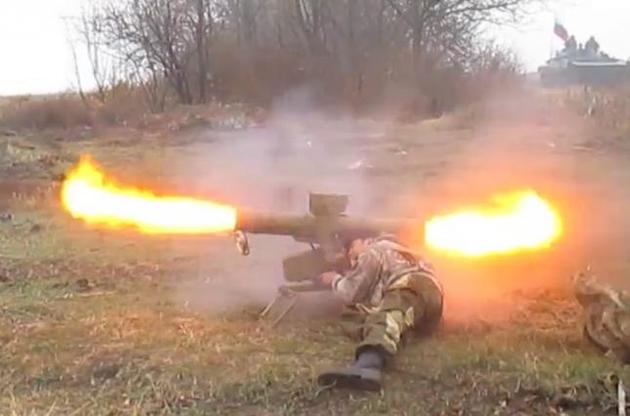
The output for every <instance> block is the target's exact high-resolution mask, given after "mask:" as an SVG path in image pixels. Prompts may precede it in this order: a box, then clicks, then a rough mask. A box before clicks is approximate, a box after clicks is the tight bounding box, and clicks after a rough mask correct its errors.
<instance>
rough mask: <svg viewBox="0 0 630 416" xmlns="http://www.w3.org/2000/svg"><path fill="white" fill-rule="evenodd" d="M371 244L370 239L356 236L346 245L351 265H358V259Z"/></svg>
mask: <svg viewBox="0 0 630 416" xmlns="http://www.w3.org/2000/svg"><path fill="white" fill-rule="evenodd" d="M369 244H370V239H367V238H355V239H353V240H352V241H350V242H349V243H348V245H347V246H346V254H347V256H348V261H349V262H350V266H352V267H354V266H355V265H356V263H357V259H358V258H359V256H360V255H361V254H363V253H365V251H366V250H367V249H368V247H369Z"/></svg>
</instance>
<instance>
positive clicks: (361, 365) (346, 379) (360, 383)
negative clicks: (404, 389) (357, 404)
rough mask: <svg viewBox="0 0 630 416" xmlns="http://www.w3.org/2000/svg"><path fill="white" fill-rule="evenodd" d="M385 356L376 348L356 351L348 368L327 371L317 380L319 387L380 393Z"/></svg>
mask: <svg viewBox="0 0 630 416" xmlns="http://www.w3.org/2000/svg"><path fill="white" fill-rule="evenodd" d="M384 366H385V355H384V354H383V352H382V351H381V350H379V349H377V348H364V349H362V350H360V351H358V354H357V359H356V361H355V362H354V364H352V365H351V366H350V367H346V368H341V369H338V370H332V371H328V372H326V373H323V374H321V375H320V376H319V377H318V378H317V383H318V384H319V385H320V386H330V387H339V388H345V389H353V390H367V391H380V390H381V388H382V387H383V368H384Z"/></svg>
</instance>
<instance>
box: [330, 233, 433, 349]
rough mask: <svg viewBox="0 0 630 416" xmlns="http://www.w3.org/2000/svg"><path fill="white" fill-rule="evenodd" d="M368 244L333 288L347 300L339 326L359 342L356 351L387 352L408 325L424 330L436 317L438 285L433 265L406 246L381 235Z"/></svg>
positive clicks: (339, 295)
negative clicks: (380, 350) (377, 349)
mask: <svg viewBox="0 0 630 416" xmlns="http://www.w3.org/2000/svg"><path fill="white" fill-rule="evenodd" d="M368 244H369V246H368V249H367V250H366V251H365V252H363V253H362V254H361V255H360V256H359V257H358V259H357V264H356V266H355V267H354V268H353V269H352V270H350V271H349V272H348V273H346V274H344V275H338V276H337V277H336V278H335V279H334V281H333V284H332V289H333V292H334V293H335V294H336V295H337V296H338V297H340V298H341V299H342V300H343V301H344V302H345V303H346V307H345V310H344V313H343V315H342V327H343V328H344V330H345V332H346V333H348V335H350V336H351V337H353V338H355V339H356V340H358V341H360V344H359V347H358V348H357V356H358V355H359V354H360V353H361V351H362V350H363V349H364V348H365V347H380V348H381V349H382V350H383V351H384V352H386V353H387V355H389V356H392V355H394V354H396V352H398V348H399V345H400V343H401V340H402V339H403V337H405V336H406V335H408V334H410V333H411V331H410V330H411V329H415V330H417V331H422V332H426V331H430V330H432V329H433V328H434V327H435V326H436V325H437V324H438V323H439V322H440V320H441V316H442V288H441V286H440V284H439V282H438V281H437V279H436V277H435V274H434V272H433V269H432V267H431V266H430V265H428V264H427V263H425V262H423V261H422V260H421V259H420V258H419V257H417V256H416V255H415V254H414V253H413V252H411V251H410V250H409V249H407V248H406V247H404V246H402V245H400V244H398V243H396V242H393V241H390V240H387V239H384V238H380V239H375V240H372V241H370V242H369V243H368Z"/></svg>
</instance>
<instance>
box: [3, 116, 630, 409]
mask: <svg viewBox="0 0 630 416" xmlns="http://www.w3.org/2000/svg"><path fill="white" fill-rule="evenodd" d="M416 128H417V129H419V130H416V133H414V135H416V134H417V135H422V134H424V133H426V130H423V129H426V127H413V129H416ZM430 128H431V131H433V133H434V134H435V135H438V136H436V137H438V138H439V137H445V138H449V137H451V136H450V135H444V136H439V134H444V133H439V131H441V129H442V127H440V126H437V127H436V126H433V127H430ZM407 129H409V128H407ZM447 130H448V129H447ZM401 131H402V130H401ZM125 134H129V133H125ZM401 134H402V133H401ZM405 134H407V136H409V134H410V133H409V132H407V133H405ZM459 134H464V133H461V132H460V133H459ZM466 134H468V133H466ZM403 136H404V135H403ZM116 137H117V138H118V139H117V140H111V138H100V139H98V140H97V139H95V138H91V139H89V140H88V139H83V140H75V141H71V140H65V141H62V142H56V141H55V140H54V138H50V137H48V138H46V137H43V136H41V137H40V136H31V137H21V136H20V137H12V138H7V139H6V140H5V141H4V146H5V148H6V149H7V150H6V151H4V152H3V153H2V154H1V155H2V172H3V174H4V175H5V176H3V178H12V180H10V181H9V180H7V181H4V179H3V181H2V183H3V186H4V188H1V189H0V191H1V192H3V193H2V197H3V198H2V201H3V202H2V205H0V215H2V217H1V218H2V220H1V221H0V308H1V313H0V391H1V392H2V393H3V394H1V395H0V414H2V415H176V414H182V415H228V414H229V415H298V414H305V415H306V414H308V415H346V414H361V415H370V414H387V415H518V414H522V415H534V414H535V415H548V414H569V415H599V414H616V412H617V380H618V379H620V378H621V379H624V380H626V385H630V378H629V377H628V376H629V375H630V373H629V372H628V370H627V369H625V368H623V367H621V366H620V365H619V364H617V363H616V362H614V361H613V360H611V359H609V358H607V357H604V356H602V355H600V354H599V353H598V352H597V351H594V350H592V349H590V348H589V347H588V346H587V345H586V344H585V343H584V342H583V340H582V334H581V330H580V313H579V312H580V311H579V309H578V307H577V305H576V303H575V302H574V301H573V299H572V298H571V296H570V293H569V291H568V290H567V289H566V288H564V289H563V288H561V287H555V288H537V289H533V290H528V291H525V292H523V291H520V292H512V293H510V294H507V295H505V296H506V297H504V298H503V300H504V301H506V302H508V303H510V304H511V305H512V306H511V308H510V309H509V311H508V312H507V313H503V312H496V313H501V314H502V316H501V317H500V319H497V318H499V317H497V316H492V314H491V313H490V312H488V311H487V310H485V311H479V316H481V317H475V318H474V319H473V318H469V319H462V317H461V314H460V316H459V318H458V319H449V316H450V315H449V314H447V319H446V321H445V323H444V326H443V327H442V328H441V329H440V331H439V332H438V333H437V334H436V336H435V337H432V338H431V339H425V340H419V341H418V342H413V343H410V344H409V345H407V346H406V348H405V349H404V352H403V353H402V354H401V355H400V357H398V359H397V360H396V361H395V362H394V363H393V366H392V368H391V369H390V371H389V372H388V375H387V379H386V383H387V388H386V390H385V391H384V392H383V393H381V394H359V393H349V392H343V391H331V390H321V389H319V388H318V387H317V386H316V385H315V383H314V379H315V378H316V375H317V374H318V372H320V371H322V370H325V369H327V368H329V367H331V366H335V365H340V364H344V363H346V362H347V360H349V358H350V357H351V356H352V354H353V345H352V343H351V342H349V341H348V340H347V339H346V338H344V337H343V335H342V334H341V333H340V332H339V331H338V329H337V327H336V325H335V320H334V319H333V318H330V317H321V318H317V319H308V317H306V318H305V317H300V316H298V317H294V318H292V319H289V320H288V321H287V322H285V323H283V324H282V325H280V326H279V327H277V328H270V327H269V326H268V325H267V323H265V322H261V321H259V320H258V318H257V311H258V309H259V308H260V306H262V305H261V304H260V303H259V302H252V303H251V304H248V303H243V304H239V305H238V307H234V308H229V309H227V310H225V311H220V312H217V311H212V312H209V311H206V310H204V309H203V308H197V307H194V305H192V306H191V304H189V303H188V302H186V301H184V299H183V298H182V297H180V296H178V294H179V293H180V289H181V285H182V282H183V281H185V280H187V279H188V280H191V281H195V282H197V281H199V279H200V278H201V279H202V282H203V278H205V277H206V276H213V277H212V278H213V279H214V278H217V279H218V278H219V277H220V276H222V275H224V274H225V275H230V274H231V275H232V276H234V275H235V274H250V276H249V277H248V278H251V279H255V278H256V276H255V273H256V271H255V261H254V263H253V264H251V265H248V264H247V263H239V264H240V266H239V269H238V270H236V271H234V268H233V267H232V266H231V264H232V263H233V264H236V261H237V260H234V259H235V258H236V254H235V253H233V251H234V250H233V247H232V242H231V241H230V240H229V239H226V238H221V237H213V238H189V239H184V240H183V239H177V238H174V237H155V236H153V237H151V236H142V235H139V234H137V233H134V232H132V231H118V232H117V231H103V230H94V229H88V228H85V227H84V226H82V225H81V224H79V223H77V222H75V221H73V220H72V219H70V218H69V217H68V216H67V215H66V214H64V213H63V211H62V209H61V208H60V207H59V205H58V201H57V193H58V184H59V182H58V179H59V176H60V175H61V174H62V173H63V172H64V171H65V170H66V169H67V167H68V166H70V165H71V164H72V163H73V162H74V161H75V160H76V158H77V157H78V155H79V154H83V153H90V154H93V155H95V156H96V157H97V159H99V160H101V161H102V162H103V163H104V164H106V166H107V167H108V168H111V169H116V171H117V172H124V173H127V174H129V175H131V176H132V177H133V175H138V177H144V178H152V179H151V180H152V181H157V182H159V181H160V180H161V179H162V178H166V179H164V180H167V179H168V178H167V176H168V172H166V173H165V170H164V164H165V163H166V164H168V163H171V161H173V160H174V159H175V158H178V157H179V158H183V157H185V156H186V155H190V156H191V155H193V154H195V153H196V151H195V150H194V149H193V148H190V147H189V146H190V143H189V142H188V141H186V140H184V141H182V142H170V143H164V142H163V141H160V140H158V139H155V138H147V137H141V138H136V139H133V140H132V139H131V138H124V137H121V136H120V134H119V133H118V132H117V133H116ZM125 137H129V136H125ZM414 137H415V136H414ZM440 140H441V139H440ZM440 140H437V139H436V140H435V142H436V146H443V145H444V146H447V147H448V149H449V151H448V153H449V154H450V153H453V152H454V149H456V148H458V147H457V146H459V144H453V143H463V144H462V146H469V144H468V143H467V141H466V140H465V139H464V140H462V139H458V138H450V139H448V140H449V142H448V144H444V143H440ZM444 140H447V139H444ZM55 143H57V144H55ZM60 143H61V144H60ZM407 144H409V143H407ZM2 145H3V142H1V141H0V149H2ZM371 149H372V150H370V151H371V152H375V151H377V150H374V149H373V148H371ZM409 149H410V150H409V152H412V151H413V149H412V148H411V147H409ZM378 151H380V150H378ZM417 151H418V152H419V153H418V154H420V153H423V152H424V153H425V154H426V152H427V151H428V152H430V153H431V152H433V153H436V152H437V151H436V150H430V149H429V150H427V148H426V147H425V148H419V149H418V150H417ZM384 152H385V153H384V155H385V156H383V157H389V159H386V162H383V166H385V167H388V170H387V174H390V173H391V171H392V170H393V171H396V170H397V168H396V165H393V163H394V162H392V160H394V159H392V158H393V156H391V154H392V152H391V151H389V150H387V149H385V151H384ZM433 153H431V154H433ZM436 154H437V153H436ZM182 155H184V156H182ZM387 155H389V156H387ZM191 157H192V156H191ZM563 157H564V156H563ZM420 160H421V158H420V156H418V158H417V159H413V163H412V162H407V164H406V165H404V166H406V167H407V168H408V169H416V168H418V169H420V168H421V169H429V170H432V171H433V170H435V169H439V168H440V166H442V165H441V162H440V160H439V159H435V158H432V160H431V161H430V162H431V163H428V162H427V163H425V164H423V165H422V166H420V165H421V164H419V163H418V161H420ZM444 163H445V164H447V162H444ZM425 165H426V166H425ZM401 166H403V163H402V162H401ZM419 166H420V167H419ZM436 166H437V168H436ZM378 167H379V166H376V168H378ZM401 169H402V168H401ZM426 177H429V178H431V177H433V174H427V175H426ZM379 178H380V179H382V175H381V176H379V177H378V178H377V179H376V180H375V181H376V182H378V180H380V179H379ZM383 180H384V179H383ZM430 184H431V183H430ZM265 250H267V251H265ZM267 254H269V255H273V256H274V257H273V258H270V259H269V260H268V261H271V262H274V263H275V262H278V263H279V262H280V254H277V253H276V252H275V251H274V250H273V249H272V248H265V249H263V256H265V257H267ZM276 256H277V257H276ZM207 258H210V259H213V261H205V260H201V259H207ZM254 260H256V259H254ZM217 276H219V277H217ZM195 287H197V286H195ZM199 287H201V288H202V289H203V288H204V287H205V286H199ZM211 287H212V286H208V287H207V288H206V289H203V290H208V291H211V290H212V289H211ZM447 302H448V298H447ZM447 307H448V305H447ZM455 312H456V311H455ZM484 314H485V317H484ZM454 315H457V314H454Z"/></svg>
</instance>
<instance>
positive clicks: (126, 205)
mask: <svg viewBox="0 0 630 416" xmlns="http://www.w3.org/2000/svg"><path fill="white" fill-rule="evenodd" d="M61 201H62V204H63V206H64V207H65V209H66V210H67V211H68V212H69V213H70V214H71V215H72V216H73V217H74V218H77V219H81V220H83V221H85V222H86V223H88V224H95V225H104V226H110V227H124V226H131V227H135V228H137V229H138V230H140V231H141V232H144V233H149V234H205V233H221V232H228V231H232V230H234V228H235V226H236V217H237V214H236V209H235V208H232V207H230V206H227V205H222V204H217V203H214V202H211V201H207V200H201V199H195V198H189V197H178V196H158V195H155V194H154V193H153V192H150V191H145V190H139V189H134V188H132V187H125V186H120V185H117V184H116V183H115V182H114V181H113V180H112V179H110V178H107V177H106V175H105V173H103V172H102V171H100V170H99V169H98V168H97V166H96V165H95V164H94V163H93V162H92V161H91V160H90V159H89V158H87V157H84V158H82V159H81V161H80V163H79V164H78V165H77V166H76V167H75V168H74V169H72V170H71V171H70V172H69V173H68V175H67V178H66V180H65V181H64V183H63V186H62V189H61Z"/></svg>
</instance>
